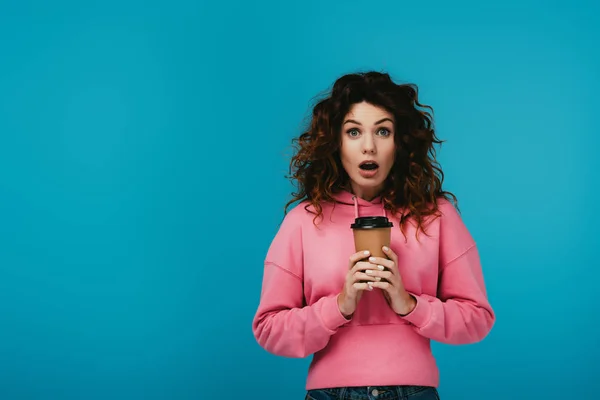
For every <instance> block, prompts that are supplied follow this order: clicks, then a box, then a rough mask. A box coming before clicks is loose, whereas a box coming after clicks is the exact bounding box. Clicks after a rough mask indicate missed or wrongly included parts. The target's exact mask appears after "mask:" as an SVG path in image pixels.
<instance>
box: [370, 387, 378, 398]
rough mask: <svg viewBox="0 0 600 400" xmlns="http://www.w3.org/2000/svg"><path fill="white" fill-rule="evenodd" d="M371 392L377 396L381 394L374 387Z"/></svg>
mask: <svg viewBox="0 0 600 400" xmlns="http://www.w3.org/2000/svg"><path fill="white" fill-rule="evenodd" d="M371 394H372V395H373V396H375V397H377V396H379V390H377V389H373V391H372V392H371Z"/></svg>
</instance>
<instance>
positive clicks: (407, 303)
mask: <svg viewBox="0 0 600 400" xmlns="http://www.w3.org/2000/svg"><path fill="white" fill-rule="evenodd" d="M383 252H384V253H385V254H387V256H388V257H389V259H386V258H381V257H369V262H370V263H372V264H374V265H375V267H374V268H373V270H372V271H365V272H366V273H367V274H368V275H372V276H376V277H377V276H378V277H380V278H382V279H381V280H379V281H376V282H373V283H372V284H373V287H374V288H380V289H381V290H382V291H383V295H384V296H385V298H386V300H387V302H388V304H389V305H390V307H392V310H394V312H395V313H396V314H400V315H406V314H409V313H410V312H411V311H412V310H413V309H414V308H415V306H416V305H417V300H416V299H415V298H414V297H413V296H412V295H411V294H410V293H408V292H407V291H406V289H404V284H403V283H402V277H400V272H399V271H398V256H397V255H396V253H394V252H393V251H392V249H390V248H388V247H385V246H384V247H383ZM380 265H381V266H383V267H385V268H386V269H385V270H383V271H382V270H381V268H378V266H380Z"/></svg>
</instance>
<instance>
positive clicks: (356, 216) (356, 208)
mask: <svg viewBox="0 0 600 400" xmlns="http://www.w3.org/2000/svg"><path fill="white" fill-rule="evenodd" d="M352 200H353V201H354V217H355V218H358V200H357V199H356V196H355V195H354V196H352ZM381 209H382V210H383V216H384V217H386V218H387V211H386V209H385V203H384V202H383V200H382V201H381Z"/></svg>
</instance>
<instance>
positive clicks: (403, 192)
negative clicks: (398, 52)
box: [284, 71, 458, 234]
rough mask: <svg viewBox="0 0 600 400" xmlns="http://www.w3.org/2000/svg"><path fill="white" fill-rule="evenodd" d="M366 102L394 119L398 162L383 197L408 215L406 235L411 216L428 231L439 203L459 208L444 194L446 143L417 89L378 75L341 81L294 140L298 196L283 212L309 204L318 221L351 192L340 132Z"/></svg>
mask: <svg viewBox="0 0 600 400" xmlns="http://www.w3.org/2000/svg"><path fill="white" fill-rule="evenodd" d="M363 101H365V102H367V103H370V104H372V105H375V106H378V107H381V108H383V109H385V110H386V111H388V112H389V113H391V114H392V115H393V116H394V119H395V124H394V125H395V134H394V143H395V146H396V158H395V162H394V165H393V166H392V169H391V171H390V173H389V175H388V177H387V178H386V181H385V185H384V188H383V191H382V193H381V197H382V201H383V202H384V205H385V208H386V209H387V210H389V211H390V212H391V213H392V214H393V215H396V213H397V212H398V211H399V210H400V209H404V210H405V211H406V212H405V213H403V215H401V217H400V228H401V229H402V232H403V233H404V232H405V230H404V227H405V224H406V222H407V221H409V219H410V218H411V217H413V218H414V222H415V223H416V227H417V233H418V231H419V230H421V231H423V232H425V221H426V220H427V218H428V217H429V216H431V215H439V214H438V200H439V198H445V199H447V200H452V201H453V203H454V205H455V206H456V207H457V200H456V196H454V195H453V194H452V193H450V192H446V191H444V190H442V183H443V180H444V173H443V171H442V169H441V167H440V165H439V163H438V162H437V160H436V150H435V148H434V145H436V144H441V143H442V142H443V141H441V140H439V139H438V138H437V136H436V134H435V131H434V128H433V120H432V113H433V109H432V108H431V107H430V106H426V105H423V104H421V103H419V99H418V88H417V86H416V85H415V84H409V83H407V84H396V83H394V82H393V81H392V79H391V77H390V76H389V74H387V73H380V72H374V71H371V72H364V73H354V74H348V75H344V76H342V77H340V78H339V79H337V80H336V81H335V83H334V84H333V87H332V89H331V91H330V93H328V95H327V96H326V97H325V98H324V99H322V100H320V101H318V103H317V104H316V105H315V106H314V108H313V111H312V118H310V121H309V122H308V127H307V129H306V130H304V132H303V133H302V134H301V135H300V136H299V137H297V138H294V139H293V141H292V142H293V144H295V150H296V152H295V155H294V156H293V157H292V159H291V161H290V166H289V172H290V174H289V175H288V176H287V178H291V179H292V181H293V182H295V186H296V188H297V191H296V192H293V193H292V199H291V200H290V201H289V202H288V203H287V204H286V206H285V211H284V213H287V211H288V208H289V207H290V205H291V204H293V203H295V202H297V201H307V204H306V206H305V209H306V210H307V211H309V209H308V208H309V207H310V206H311V205H312V207H313V208H314V210H315V211H311V212H312V213H313V214H315V220H316V219H317V217H319V216H322V206H321V202H323V201H331V202H334V203H335V200H334V198H333V194H334V193H336V192H338V191H340V190H348V189H349V188H350V182H349V177H348V174H347V173H346V171H345V170H344V168H343V166H342V163H341V158H340V148H341V128H342V122H343V119H344V117H345V116H346V114H347V113H348V112H349V111H350V108H351V107H352V105H353V104H356V103H360V102H363ZM427 110H429V111H431V113H430V112H429V111H427ZM457 209H458V207H457ZM425 234H426V232H425Z"/></svg>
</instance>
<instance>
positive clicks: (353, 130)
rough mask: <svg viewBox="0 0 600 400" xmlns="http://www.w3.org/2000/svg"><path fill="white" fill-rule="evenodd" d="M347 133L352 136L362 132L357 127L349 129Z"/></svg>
mask: <svg viewBox="0 0 600 400" xmlns="http://www.w3.org/2000/svg"><path fill="white" fill-rule="evenodd" d="M346 133H347V134H348V136H350V137H357V136H358V135H359V134H360V132H359V131H358V129H356V128H352V129H349V130H347V131H346Z"/></svg>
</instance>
